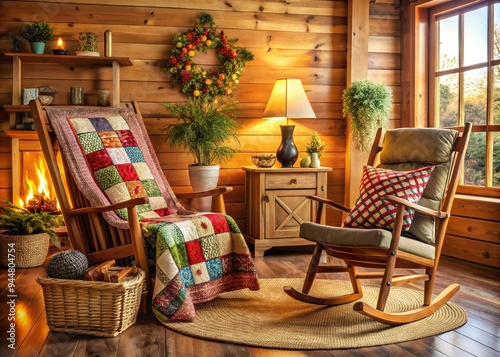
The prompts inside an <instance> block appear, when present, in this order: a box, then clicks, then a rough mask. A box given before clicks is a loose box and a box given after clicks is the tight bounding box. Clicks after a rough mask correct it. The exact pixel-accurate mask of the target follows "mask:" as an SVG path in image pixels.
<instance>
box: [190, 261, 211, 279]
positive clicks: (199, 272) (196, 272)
mask: <svg viewBox="0 0 500 357" xmlns="http://www.w3.org/2000/svg"><path fill="white" fill-rule="evenodd" d="M191 272H192V273H193V279H194V283H195V284H201V283H205V282H207V281H210V275H209V274H208V270H207V265H206V264H205V262H203V263H198V264H191Z"/></svg>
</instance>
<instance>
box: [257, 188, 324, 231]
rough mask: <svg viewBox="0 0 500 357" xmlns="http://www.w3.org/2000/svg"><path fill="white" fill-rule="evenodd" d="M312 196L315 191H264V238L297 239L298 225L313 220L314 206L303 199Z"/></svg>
mask: <svg viewBox="0 0 500 357" xmlns="http://www.w3.org/2000/svg"><path fill="white" fill-rule="evenodd" d="M314 194H316V190H315V189H303V190H300V189H299V190H266V199H265V201H264V216H265V222H266V224H265V237H266V238H295V237H298V236H299V229H300V224H301V223H303V222H305V221H314V219H315V215H316V212H315V211H316V205H315V204H314V202H313V201H311V200H309V199H307V198H306V197H305V196H306V195H314Z"/></svg>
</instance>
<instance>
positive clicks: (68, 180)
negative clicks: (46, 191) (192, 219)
mask: <svg viewBox="0 0 500 357" xmlns="http://www.w3.org/2000/svg"><path fill="white" fill-rule="evenodd" d="M132 105H133V109H134V111H135V113H136V115H137V117H138V118H139V120H140V121H141V125H142V116H141V113H140V111H139V107H138V105H137V103H136V102H133V103H132ZM54 107H56V106H51V108H54ZM73 108H74V107H73ZM30 109H31V113H32V115H33V119H34V121H35V126H36V130H37V133H38V137H39V139H40V145H41V148H42V151H43V154H44V157H45V160H46V162H47V166H48V170H49V173H50V176H51V178H52V181H53V184H54V188H55V191H56V195H57V199H58V203H59V205H60V207H61V212H62V215H63V217H64V222H65V225H66V228H67V231H68V236H69V239H70V242H71V245H72V247H73V249H77V250H79V251H81V252H82V253H84V254H85V255H86V256H87V258H88V261H89V265H93V264H96V263H99V262H103V261H106V260H111V259H120V258H125V257H129V256H134V257H135V259H136V263H137V266H139V267H140V268H142V269H143V270H144V271H145V272H146V275H147V279H146V281H147V284H148V287H149V286H150V279H149V271H148V264H147V258H146V255H145V249H144V244H143V235H142V232H141V227H140V224H139V219H138V214H137V206H139V205H144V204H147V203H148V198H145V197H142V198H133V199H130V200H127V201H124V202H120V203H116V204H108V205H105V206H99V207H97V206H92V204H91V202H89V200H88V199H87V198H86V196H85V195H84V194H83V193H82V192H81V191H80V189H79V188H78V186H77V185H76V183H75V180H74V178H73V177H72V176H71V175H65V173H68V172H70V170H69V169H68V163H67V161H66V160H65V159H64V157H61V158H60V159H59V160H58V158H59V151H60V147H59V142H58V138H57V137H56V136H55V135H53V134H54V133H53V131H52V128H51V122H50V120H49V118H48V116H47V113H46V111H45V110H44V108H43V107H42V106H41V104H40V102H39V101H38V100H34V101H31V102H30ZM94 109H95V110H96V111H102V110H103V108H97V107H95V108H94ZM113 109H114V108H109V109H107V110H113ZM89 110H91V109H89ZM135 134H136V135H144V133H135ZM150 150H152V147H150ZM152 156H154V157H155V158H156V155H154V154H153V155H152ZM155 160H156V159H155ZM60 162H62V166H60ZM160 170H161V169H160ZM165 183H166V182H165ZM166 186H167V187H166V190H167V191H168V193H169V194H170V196H171V197H172V200H173V202H172V205H174V206H175V210H176V211H178V212H179V214H182V213H183V212H184V213H186V212H187V210H185V209H184V208H183V207H182V205H181V204H180V203H179V202H178V201H177V198H179V199H185V200H190V199H193V198H199V197H207V196H212V197H214V199H213V211H214V212H219V213H225V207H224V200H223V198H222V195H223V194H224V193H227V192H231V191H232V188H231V187H218V188H216V189H213V190H210V191H204V192H193V193H182V194H176V195H174V194H173V192H171V191H170V186H168V183H166ZM120 209H126V210H127V217H128V222H127V221H124V224H122V225H121V226H119V227H116V226H113V225H110V224H109V223H108V222H107V221H106V220H105V218H104V217H103V214H106V213H109V212H114V211H116V210H120Z"/></svg>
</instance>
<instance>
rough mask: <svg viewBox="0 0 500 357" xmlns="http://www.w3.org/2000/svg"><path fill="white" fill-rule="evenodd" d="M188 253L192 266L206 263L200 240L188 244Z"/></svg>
mask: <svg viewBox="0 0 500 357" xmlns="http://www.w3.org/2000/svg"><path fill="white" fill-rule="evenodd" d="M186 251H187V255H188V261H189V264H190V265H193V264H198V263H201V262H204V261H205V257H204V256H203V248H202V247H201V241H200V240H199V239H195V240H191V241H188V242H186Z"/></svg>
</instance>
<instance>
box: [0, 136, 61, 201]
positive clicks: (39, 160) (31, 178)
mask: <svg viewBox="0 0 500 357" xmlns="http://www.w3.org/2000/svg"><path fill="white" fill-rule="evenodd" d="M6 134H7V136H9V137H10V138H11V139H12V203H14V204H15V205H17V206H20V207H26V206H27V205H28V204H29V202H30V201H32V202H33V200H34V199H35V200H37V199H38V200H46V201H47V203H49V201H50V200H54V199H55V198H56V193H55V190H54V186H53V185H52V180H51V179H50V175H49V171H48V168H47V164H46V162H45V159H44V157H43V153H42V150H41V148H40V144H39V142H38V136H37V133H36V132H35V131H27V130H9V131H6ZM61 164H62V163H61Z"/></svg>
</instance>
